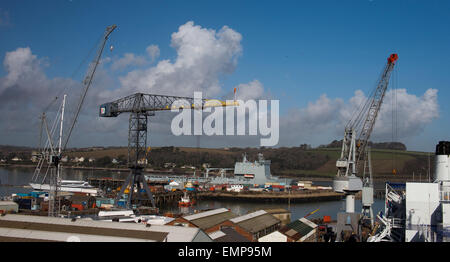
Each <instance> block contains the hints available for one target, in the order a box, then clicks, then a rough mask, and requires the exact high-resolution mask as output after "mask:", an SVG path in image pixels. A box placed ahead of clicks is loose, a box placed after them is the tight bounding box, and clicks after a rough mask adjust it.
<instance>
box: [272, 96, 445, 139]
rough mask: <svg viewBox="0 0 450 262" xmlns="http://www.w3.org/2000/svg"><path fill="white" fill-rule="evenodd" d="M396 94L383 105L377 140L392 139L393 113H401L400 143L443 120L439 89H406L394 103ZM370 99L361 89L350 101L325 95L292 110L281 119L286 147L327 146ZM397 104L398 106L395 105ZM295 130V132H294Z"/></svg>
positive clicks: (399, 125)
mask: <svg viewBox="0 0 450 262" xmlns="http://www.w3.org/2000/svg"><path fill="white" fill-rule="evenodd" d="M392 94H393V91H392V90H389V91H387V92H386V96H385V98H384V102H383V105H382V106H381V109H380V112H379V114H378V118H377V120H376V123H375V127H374V130H373V132H372V136H371V139H373V140H375V141H377V140H378V141H390V140H391V139H392V112H393V111H392V110H393V108H395V109H396V114H397V122H396V126H397V132H398V137H397V140H400V141H402V139H403V138H407V137H413V136H416V135H418V134H420V133H421V132H422V131H423V130H424V128H425V127H426V126H427V125H428V124H429V123H431V122H432V121H433V120H434V119H436V118H438V117H439V105H438V102H437V90H436V89H431V88H430V89H428V90H427V91H426V92H425V93H424V94H423V95H422V96H416V95H413V94H408V93H407V91H406V89H397V92H396V94H397V95H396V96H397V99H396V101H397V103H396V105H395V104H393V103H392V102H393V96H392ZM365 99H366V96H365V95H364V93H363V92H362V91H360V90H357V91H356V92H355V95H354V96H353V97H351V98H350V99H349V100H348V102H345V101H344V100H343V99H340V98H336V99H330V98H328V97H327V95H322V96H320V98H319V99H318V100H316V101H315V102H313V103H311V102H310V103H309V104H308V106H307V107H306V108H296V109H291V110H290V112H289V113H288V115H287V116H283V117H282V118H281V123H280V129H281V131H280V133H281V135H280V137H281V140H282V144H285V145H289V144H292V143H294V144H298V143H297V142H294V141H296V139H297V141H307V140H315V141H321V142H319V143H321V144H325V143H328V142H329V141H330V140H332V139H335V137H336V136H337V137H339V135H341V134H342V135H343V133H344V127H345V125H346V124H347V122H348V121H349V120H350V119H351V117H352V116H353V114H354V113H355V112H358V109H359V107H360V105H361V103H362V102H363V101H365ZM394 105H395V106H394ZM293 131H295V132H293Z"/></svg>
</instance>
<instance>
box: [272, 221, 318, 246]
mask: <svg viewBox="0 0 450 262" xmlns="http://www.w3.org/2000/svg"><path fill="white" fill-rule="evenodd" d="M316 227H317V225H316V224H314V223H313V222H311V221H309V220H308V219H306V218H303V217H302V218H300V219H299V220H295V221H293V222H292V223H290V224H287V225H286V226H284V227H283V228H281V229H280V230H279V231H280V232H281V233H283V234H285V235H287V236H289V237H291V238H293V239H294V240H296V241H297V240H299V239H301V238H302V237H304V236H307V235H308V234H309V233H310V232H311V231H313V230H314V229H315V228H316Z"/></svg>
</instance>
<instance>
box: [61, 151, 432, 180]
mask: <svg viewBox="0 0 450 262" xmlns="http://www.w3.org/2000/svg"><path fill="white" fill-rule="evenodd" d="M153 149H157V148H156V147H155V148H153ZM179 149H180V151H184V152H192V153H193V152H200V153H202V152H207V153H216V154H233V152H231V151H229V150H225V149H220V148H190V147H180V148H179ZM340 150H341V149H340V148H319V149H311V150H309V151H310V152H311V153H313V154H322V155H327V156H328V157H329V159H330V160H328V161H327V162H326V163H325V164H323V165H322V166H320V167H319V168H317V169H314V170H283V171H281V172H280V173H279V174H276V175H283V176H290V177H305V176H306V177H323V178H327V177H328V178H331V177H333V176H335V175H336V160H337V159H338V158H339V156H340ZM69 155H70V156H72V157H73V156H84V157H88V158H89V157H94V158H100V157H102V156H110V157H118V156H119V155H125V156H126V155H127V148H125V147H124V148H114V149H105V150H99V151H90V152H71V153H69ZM427 156H428V153H426V152H413V151H397V150H384V149H383V150H381V149H372V168H373V172H374V178H375V179H377V178H378V179H393V180H395V179H399V180H401V179H404V178H405V177H412V174H402V173H401V171H402V170H403V168H404V167H405V165H406V163H407V162H408V161H411V160H412V161H414V160H416V159H417V158H418V157H422V158H423V157H427ZM394 162H395V168H396V170H398V173H397V174H396V175H394V174H392V169H393V167H394ZM360 168H361V169H362V166H361V167H360Z"/></svg>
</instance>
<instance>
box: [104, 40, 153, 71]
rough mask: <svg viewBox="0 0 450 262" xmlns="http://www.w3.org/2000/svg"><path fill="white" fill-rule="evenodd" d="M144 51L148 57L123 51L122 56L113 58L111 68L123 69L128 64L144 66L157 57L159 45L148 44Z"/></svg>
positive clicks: (128, 65)
mask: <svg viewBox="0 0 450 262" xmlns="http://www.w3.org/2000/svg"><path fill="white" fill-rule="evenodd" d="M145 51H146V53H147V56H148V57H147V56H146V55H135V54H133V53H125V54H124V55H123V57H121V58H119V59H115V60H114V62H113V63H112V65H111V69H112V70H124V69H125V68H127V67H130V66H144V65H148V64H150V63H153V62H154V61H155V60H156V59H157V58H158V57H159V47H158V46H157V45H149V46H148V47H147V48H146V49H145Z"/></svg>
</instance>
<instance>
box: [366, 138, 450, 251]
mask: <svg viewBox="0 0 450 262" xmlns="http://www.w3.org/2000/svg"><path fill="white" fill-rule="evenodd" d="M449 165H450V142H448V141H441V142H439V144H437V145H436V155H435V172H434V177H433V182H429V183H423V182H407V183H405V184H403V185H402V186H401V185H400V186H399V185H397V189H395V188H393V186H391V185H390V184H387V186H386V208H385V213H384V214H383V215H381V214H380V215H378V217H377V218H378V221H379V223H380V224H381V228H380V230H379V231H378V233H377V234H375V235H374V236H373V237H371V238H370V239H369V241H372V242H378V241H405V242H449V241H450V168H449Z"/></svg>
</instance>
